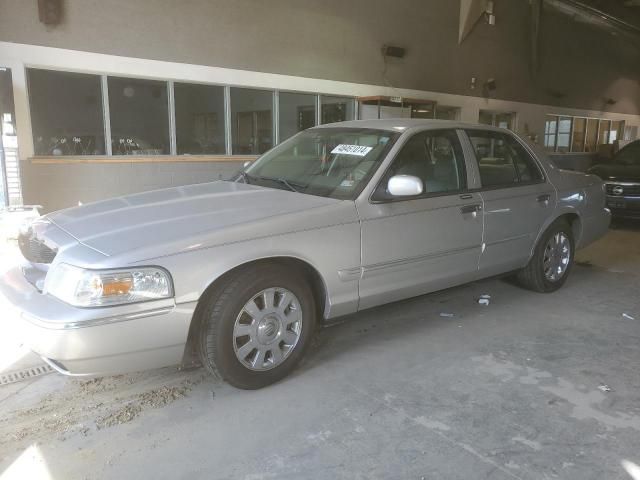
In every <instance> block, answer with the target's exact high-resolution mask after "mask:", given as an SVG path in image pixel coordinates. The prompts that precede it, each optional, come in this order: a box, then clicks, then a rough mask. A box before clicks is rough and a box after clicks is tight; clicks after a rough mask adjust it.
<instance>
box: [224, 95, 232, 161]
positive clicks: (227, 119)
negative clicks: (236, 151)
mask: <svg viewBox="0 0 640 480" xmlns="http://www.w3.org/2000/svg"><path fill="white" fill-rule="evenodd" d="M224 145H225V151H226V153H227V155H232V154H233V152H232V151H231V150H232V148H231V145H232V144H231V87H228V86H227V87H224Z"/></svg>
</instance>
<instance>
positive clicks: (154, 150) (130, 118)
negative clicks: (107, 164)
mask: <svg viewBox="0 0 640 480" xmlns="http://www.w3.org/2000/svg"><path fill="white" fill-rule="evenodd" d="M108 84H109V114H110V116H111V148H112V150H113V154H114V155H162V154H168V153H169V113H168V106H167V84H166V83H165V82H160V81H156V80H141V79H136V78H116V77H109V79H108Z"/></svg>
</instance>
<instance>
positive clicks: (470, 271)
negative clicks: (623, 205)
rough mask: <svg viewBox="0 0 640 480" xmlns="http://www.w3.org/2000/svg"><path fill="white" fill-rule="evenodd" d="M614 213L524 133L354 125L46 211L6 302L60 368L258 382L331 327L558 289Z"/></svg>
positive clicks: (29, 337)
mask: <svg viewBox="0 0 640 480" xmlns="http://www.w3.org/2000/svg"><path fill="white" fill-rule="evenodd" d="M609 221H610V213H609V211H608V210H607V209H606V208H605V193H604V191H603V185H602V182H601V181H600V180H599V179H598V178H597V177H595V176H592V175H585V174H581V173H575V172H567V171H562V170H559V169H557V168H556V167H555V166H554V165H553V164H552V163H551V162H550V161H549V160H548V159H547V157H546V156H545V154H544V153H543V152H540V151H537V150H536V149H535V147H532V146H529V145H528V144H526V143H525V142H524V141H522V140H521V139H520V138H518V137H517V136H516V135H514V134H513V133H511V132H509V131H507V130H503V129H497V128H492V127H486V126H478V125H470V124H463V123H454V122H441V121H430V120H388V121H385V120H378V121H354V122H346V123H340V124H332V125H325V126H321V127H316V128H312V129H310V130H307V131H305V132H302V133H300V134H298V135H296V136H294V137H293V138H291V139H289V140H287V141H286V142H284V143H282V144H280V145H279V146H277V147H276V148H274V149H273V150H271V151H269V152H268V153H266V154H265V155H263V156H262V157H261V158H259V159H258V160H257V161H256V162H254V163H253V164H252V165H251V166H249V167H248V168H246V169H245V170H243V171H242V172H240V173H239V174H238V176H237V178H235V179H234V180H233V181H220V182H214V183H207V184H197V185H189V186H183V187H176V188H170V189H165V190H157V191H151V192H145V193H140V194H136V195H130V196H126V197H121V198H114V199H110V200H105V201H100V202H96V203H93V204H88V205H84V206H81V207H75V208H70V209H68V210H63V211H59V212H55V213H51V214H49V215H45V216H44V217H41V218H40V219H38V220H37V221H36V222H34V223H33V224H32V225H31V226H30V228H28V229H26V230H25V231H23V232H22V234H21V236H20V241H19V243H20V247H21V249H22V252H23V254H24V257H25V263H24V265H23V267H22V268H17V269H14V270H10V271H8V272H7V273H6V274H5V275H4V276H3V277H2V279H1V280H0V297H1V300H2V301H3V302H5V303H6V304H7V305H8V306H9V308H10V309H11V311H13V312H15V316H14V318H13V319H12V321H15V322H17V323H18V324H19V325H21V327H22V328H23V330H24V339H25V341H26V342H27V343H28V344H29V345H30V346H31V348H32V350H33V351H35V352H37V353H38V354H39V355H40V356H42V358H43V359H44V360H45V361H46V362H47V363H49V364H50V365H51V366H52V367H54V368H55V369H56V370H58V371H59V372H62V373H65V374H69V375H104V374H110V373H119V372H125V371H131V370H142V369H147V368H153V367H161V366H167V365H174V364H179V363H181V362H183V363H187V362H188V363H193V362H199V363H202V364H203V365H204V366H205V367H206V368H207V369H208V370H209V371H210V372H212V373H213V374H216V375H219V376H220V377H222V378H223V379H225V380H227V381H228V382H229V383H231V384H233V385H235V386H237V387H240V388H247V389H252V388H260V387H263V386H265V385H268V384H270V383H273V382H275V381H277V380H279V379H281V378H283V377H284V376H285V375H287V374H288V373H289V372H290V371H291V370H292V369H293V368H294V367H295V366H296V364H297V363H298V361H299V360H300V358H301V357H302V355H303V354H304V352H305V350H306V349H307V348H308V346H309V344H310V341H311V338H312V336H313V334H314V332H315V331H316V327H317V326H318V325H319V324H321V323H322V322H324V321H326V320H327V319H332V318H335V317H338V316H342V315H346V314H350V313H354V312H357V311H360V310H364V309H367V308H371V307H375V306H377V305H381V304H385V303H388V302H393V301H397V300H401V299H405V298H409V297H413V296H416V295H423V294H426V293H429V292H433V291H436V290H440V289H443V288H448V287H451V286H454V285H459V284H462V283H465V282H470V281H473V280H478V279H481V278H485V277H489V276H494V275H502V274H513V275H514V276H516V277H517V278H518V280H519V281H520V283H521V284H522V285H524V286H526V287H527V288H530V289H532V290H535V291H537V292H553V291H555V290H557V289H558V288H559V287H560V286H562V284H563V283H564V282H565V281H566V279H567V276H568V275H569V272H570V270H571V265H572V263H573V258H574V254H575V251H576V249H577V248H580V247H583V246H585V245H587V244H589V243H590V242H593V241H594V240H596V239H597V238H599V237H600V236H602V235H603V234H604V233H605V232H606V230H607V228H608V226H609Z"/></svg>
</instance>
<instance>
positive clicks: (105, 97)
mask: <svg viewBox="0 0 640 480" xmlns="http://www.w3.org/2000/svg"><path fill="white" fill-rule="evenodd" d="M100 86H101V91H102V123H103V127H104V153H105V154H106V155H109V156H111V155H113V150H112V148H111V115H110V114H109V82H108V81H107V76H106V75H102V76H101V77H100Z"/></svg>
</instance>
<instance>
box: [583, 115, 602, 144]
mask: <svg viewBox="0 0 640 480" xmlns="http://www.w3.org/2000/svg"><path fill="white" fill-rule="evenodd" d="M598 124H599V121H598V119H597V118H588V119H587V135H586V136H587V141H586V143H585V146H584V151H585V152H591V153H594V152H596V151H597V149H598Z"/></svg>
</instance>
